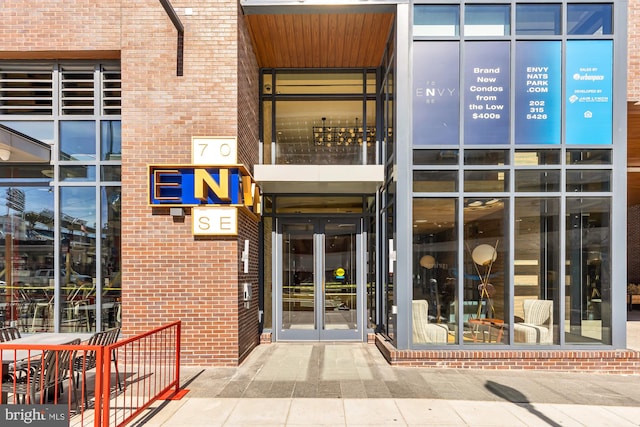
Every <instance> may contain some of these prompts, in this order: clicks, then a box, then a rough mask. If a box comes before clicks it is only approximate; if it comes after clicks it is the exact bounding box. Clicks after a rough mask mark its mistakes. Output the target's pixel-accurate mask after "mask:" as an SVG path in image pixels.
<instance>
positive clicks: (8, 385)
mask: <svg viewBox="0 0 640 427" xmlns="http://www.w3.org/2000/svg"><path fill="white" fill-rule="evenodd" d="M79 344H80V339H79V338H78V339H75V340H73V341H71V342H70V343H69V345H79ZM75 352H76V350H75V349H68V350H45V351H44V353H43V354H42V356H41V357H40V358H39V359H37V363H32V364H24V365H23V368H22V369H20V370H16V371H15V373H14V375H15V377H13V376H11V377H10V378H7V379H3V382H2V392H3V393H13V394H15V395H16V400H17V402H18V403H20V400H22V403H23V404H25V403H26V404H31V405H35V404H38V403H46V402H47V400H49V399H53V400H55V398H56V397H57V396H58V393H63V392H64V382H65V380H67V379H69V378H70V379H71V382H72V386H71V387H70V388H69V389H70V390H69V392H71V389H73V393H74V401H75V402H76V409H77V400H78V399H77V395H76V388H75V386H73V382H74V380H73V375H70V374H69V366H70V363H71V360H72V359H73V358H74V357H75ZM51 393H53V394H54V395H53V396H51ZM38 394H39V395H40V400H36V396H37V395H38ZM20 396H22V399H20Z"/></svg>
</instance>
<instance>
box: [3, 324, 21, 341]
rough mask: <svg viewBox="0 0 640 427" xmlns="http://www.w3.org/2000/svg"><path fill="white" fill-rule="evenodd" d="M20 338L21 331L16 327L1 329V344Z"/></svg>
mask: <svg viewBox="0 0 640 427" xmlns="http://www.w3.org/2000/svg"><path fill="white" fill-rule="evenodd" d="M18 338H20V331H19V330H18V328H16V327H14V326H8V327H6V328H2V329H0V342H6V341H12V340H15V339H18Z"/></svg>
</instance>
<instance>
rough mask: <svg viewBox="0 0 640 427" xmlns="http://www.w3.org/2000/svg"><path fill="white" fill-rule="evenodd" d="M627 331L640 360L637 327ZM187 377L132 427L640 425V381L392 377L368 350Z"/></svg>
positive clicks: (308, 349) (280, 346) (589, 376)
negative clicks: (175, 395)
mask: <svg viewBox="0 0 640 427" xmlns="http://www.w3.org/2000/svg"><path fill="white" fill-rule="evenodd" d="M637 313H638V314H637V315H636V314H635V313H633V312H630V313H629V318H630V319H632V318H633V319H635V318H639V319H640V311H638V312H637ZM628 323H629V324H630V325H629V329H628V331H629V339H628V344H629V345H628V348H630V349H635V350H640V345H639V344H640V321H630V322H628ZM639 374H640V373H639ZM181 376H182V382H183V383H184V387H185V388H186V389H188V390H189V393H187V395H186V396H185V397H184V398H183V399H182V400H179V401H167V402H158V403H157V404H156V405H155V406H154V407H153V408H150V410H149V411H148V412H147V413H146V414H145V415H144V417H142V418H141V419H139V420H138V421H137V422H134V423H133V424H132V425H138V426H142V425H144V426H165V427H169V426H190V427H196V426H208V427H210V426H300V425H304V426H312V425H315V426H382V425H393V426H549V425H550V426H638V425H640V392H638V390H639V387H640V375H633V376H629V375H598V374H593V373H553V372H540V371H488V370H457V369H434V368H428V369H426V368H425V369H423V368H405V367H392V366H390V365H389V364H388V363H387V362H386V360H385V359H384V358H383V356H382V355H381V354H380V352H379V351H378V349H377V348H376V347H375V346H373V345H370V344H365V343H274V344H270V345H263V346H259V347H258V348H256V349H255V350H254V351H253V352H252V354H251V355H250V356H249V357H248V358H247V360H246V361H245V362H244V363H243V364H242V365H241V366H240V367H238V368H205V369H197V368H191V367H189V368H186V367H185V368H183V370H182V371H181Z"/></svg>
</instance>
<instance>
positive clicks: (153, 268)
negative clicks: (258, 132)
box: [122, 0, 259, 366]
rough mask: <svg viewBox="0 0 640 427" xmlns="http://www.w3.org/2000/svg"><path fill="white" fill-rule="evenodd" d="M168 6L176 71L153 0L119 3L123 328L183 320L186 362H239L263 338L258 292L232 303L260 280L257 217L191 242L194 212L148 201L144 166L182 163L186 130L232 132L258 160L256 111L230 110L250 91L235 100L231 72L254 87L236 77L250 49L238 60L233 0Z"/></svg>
mask: <svg viewBox="0 0 640 427" xmlns="http://www.w3.org/2000/svg"><path fill="white" fill-rule="evenodd" d="M172 5H173V7H174V8H175V10H176V12H177V13H178V16H179V18H180V20H181V21H182V23H183V25H184V28H185V34H184V75H183V76H181V77H177V76H176V43H177V34H176V30H175V29H174V27H173V25H172V23H171V21H170V20H169V18H168V17H167V15H166V13H165V11H164V10H163V8H162V6H161V5H160V3H159V2H158V1H157V0H136V1H135V2H128V1H127V2H125V1H123V2H122V80H123V83H122V85H123V95H122V96H123V106H122V115H123V126H122V151H123V177H122V184H123V196H122V198H123V200H122V203H123V205H122V211H123V220H122V234H123V242H122V252H123V256H122V259H123V269H122V271H123V274H122V281H123V288H124V289H123V294H124V295H123V314H122V317H123V326H124V329H123V332H124V333H125V334H127V335H130V334H134V333H138V332H142V331H145V330H148V329H149V328H152V327H154V326H157V325H160V324H164V323H166V322H168V321H172V320H178V319H180V320H182V321H183V324H182V332H183V345H182V348H183V352H182V357H183V363H185V364H191V365H207V366H213V365H237V364H238V363H239V361H240V360H241V357H243V356H244V354H246V352H247V351H249V350H250V349H251V348H253V346H255V345H257V342H258V338H259V334H258V331H257V321H258V316H257V311H256V310H257V300H256V302H252V304H251V305H250V309H245V308H244V306H243V303H242V302H241V301H240V297H241V293H242V281H244V280H248V281H251V282H252V283H257V253H258V252H257V249H258V248H257V225H256V223H255V222H254V221H253V220H251V219H250V218H248V217H246V215H245V214H243V213H240V215H239V228H240V230H242V233H241V235H239V236H238V237H233V238H219V237H204V238H194V237H193V235H192V233H191V218H190V216H187V217H186V218H185V219H184V221H175V220H174V219H173V218H172V217H171V216H169V215H167V210H166V209H152V208H150V207H149V206H147V189H146V185H147V176H146V166H147V164H162V163H179V164H188V163H190V158H191V137H192V136H194V135H201V136H238V140H239V145H240V150H239V152H240V161H241V162H247V163H250V162H252V161H255V159H257V155H256V154H255V153H257V138H252V135H250V132H249V131H247V129H246V128H247V127H248V126H254V128H256V126H255V123H252V122H253V121H255V118H252V117H251V115H250V114H248V113H242V114H241V115H240V116H239V114H238V111H239V104H240V103H241V104H242V105H248V104H249V102H248V101H247V99H245V98H246V97H247V96H248V95H246V94H245V95H243V96H244V97H245V98H241V97H240V98H239V93H238V81H239V79H242V84H241V85H240V87H243V91H247V92H246V93H250V92H251V89H247V88H246V87H245V86H248V87H249V88H250V87H251V86H252V84H253V85H254V86H255V83H251V81H250V80H251V79H249V80H247V75H248V74H250V73H247V72H246V70H243V73H242V77H241V75H240V70H239V67H245V68H246V67H248V65H246V64H248V63H250V60H249V59H250V55H247V54H246V53H243V54H241V56H242V57H243V59H242V62H241V61H240V60H239V59H238V54H239V44H238V33H239V29H238V6H237V3H236V2H235V1H228V2H211V1H204V0H196V1H191V0H190V1H188V2H187V1H172ZM186 7H189V8H192V11H193V13H192V14H191V15H185V14H184V9H185V8H186ZM241 63H242V64H243V65H241ZM256 72H257V69H256V70H254V74H255V73H256ZM248 77H251V78H253V79H254V80H255V76H251V75H249V76H248ZM253 90H254V91H255V88H254V89H253ZM244 93H245V92H243V94H244ZM254 103H256V104H257V98H254ZM256 108H257V107H254V108H253V110H254V111H255V110H256ZM239 122H242V124H241V125H240V124H239ZM239 128H240V132H238V129H239ZM252 144H253V145H255V147H253V146H252ZM250 165H251V164H249V165H248V166H250ZM245 239H249V240H251V242H252V244H251V245H250V247H251V253H252V255H251V263H250V265H251V266H252V267H251V268H252V270H251V271H250V273H249V274H248V275H246V276H245V275H244V274H243V273H242V264H241V262H240V256H241V252H242V250H243V248H244V240H245ZM239 278H240V279H242V280H239ZM254 296H255V298H257V288H256V289H255V290H254ZM239 313H240V314H241V319H240V320H239ZM239 321H240V322H241V324H240V323H239ZM241 326H242V327H241ZM239 330H242V336H241V337H240V335H239ZM241 343H242V344H241ZM241 355H242V356H241Z"/></svg>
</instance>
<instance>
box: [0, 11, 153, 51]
mask: <svg viewBox="0 0 640 427" xmlns="http://www.w3.org/2000/svg"><path fill="white" fill-rule="evenodd" d="M121 3H123V0H100V1H91V0H64V1H62V0H57V1H51V0H28V1H25V0H3V1H2V2H1V3H0V22H2V26H1V29H0V58H2V59H65V58H92V59H113V58H117V57H118V55H119V51H120V32H121V31H120V30H121V27H120V16H121ZM124 3H128V2H124ZM156 3H157V2H156Z"/></svg>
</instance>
